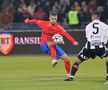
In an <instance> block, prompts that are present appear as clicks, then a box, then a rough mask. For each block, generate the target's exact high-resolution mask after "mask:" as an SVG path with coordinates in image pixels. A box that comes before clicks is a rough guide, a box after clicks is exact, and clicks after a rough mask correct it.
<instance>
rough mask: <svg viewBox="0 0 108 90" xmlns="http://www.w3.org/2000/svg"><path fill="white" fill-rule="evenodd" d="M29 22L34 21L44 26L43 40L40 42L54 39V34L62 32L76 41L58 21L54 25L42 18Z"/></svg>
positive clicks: (32, 21)
mask: <svg viewBox="0 0 108 90" xmlns="http://www.w3.org/2000/svg"><path fill="white" fill-rule="evenodd" d="M27 23H34V24H36V25H38V26H39V27H41V28H42V35H41V42H40V44H44V43H45V42H49V41H52V36H53V35H54V34H60V35H63V36H65V37H66V38H67V39H69V40H70V41H71V42H72V43H73V42H74V41H75V40H74V38H73V37H71V36H70V35H69V34H68V33H67V32H66V31H65V30H64V29H63V27H62V26H61V25H60V24H58V23H56V24H54V25H53V26H51V24H50V22H49V21H42V20H28V22H27Z"/></svg>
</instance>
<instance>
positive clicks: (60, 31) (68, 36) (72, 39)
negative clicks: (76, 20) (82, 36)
mask: <svg viewBox="0 0 108 90" xmlns="http://www.w3.org/2000/svg"><path fill="white" fill-rule="evenodd" d="M58 33H59V34H61V35H63V36H65V37H66V38H67V39H68V40H70V41H71V42H72V43H73V42H75V39H74V38H73V37H72V36H70V35H69V34H68V33H67V32H66V31H65V30H64V29H63V28H62V27H60V28H59V30H58Z"/></svg>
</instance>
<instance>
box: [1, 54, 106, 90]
mask: <svg viewBox="0 0 108 90" xmlns="http://www.w3.org/2000/svg"><path fill="white" fill-rule="evenodd" d="M69 57H70V59H71V63H72V64H73V62H74V60H75V59H76V57H75V56H69ZM105 76H106V68H105V60H104V59H103V60H101V59H100V58H96V59H95V60H88V61H86V62H84V63H82V64H81V65H80V68H79V70H78V73H77V74H76V78H75V79H74V81H69V82H66V81H64V79H65V78H66V72H65V69H64V63H63V61H62V60H59V62H58V64H57V66H56V68H52V67H51V58H50V57H49V56H42V55H41V56H38V55H36V56H0V90H108V85H105V84H104V82H105Z"/></svg>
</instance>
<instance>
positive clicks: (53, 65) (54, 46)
mask: <svg viewBox="0 0 108 90" xmlns="http://www.w3.org/2000/svg"><path fill="white" fill-rule="evenodd" d="M48 47H49V48H50V52H51V57H52V67H55V65H56V64H57V60H56V49H55V48H56V44H55V43H54V42H49V43H48Z"/></svg>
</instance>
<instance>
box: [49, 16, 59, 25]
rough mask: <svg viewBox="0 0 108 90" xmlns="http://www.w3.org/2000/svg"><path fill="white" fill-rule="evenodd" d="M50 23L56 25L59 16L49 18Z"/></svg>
mask: <svg viewBox="0 0 108 90" xmlns="http://www.w3.org/2000/svg"><path fill="white" fill-rule="evenodd" d="M49 20H50V23H51V24H52V25H54V24H55V23H56V22H57V16H50V17H49Z"/></svg>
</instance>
